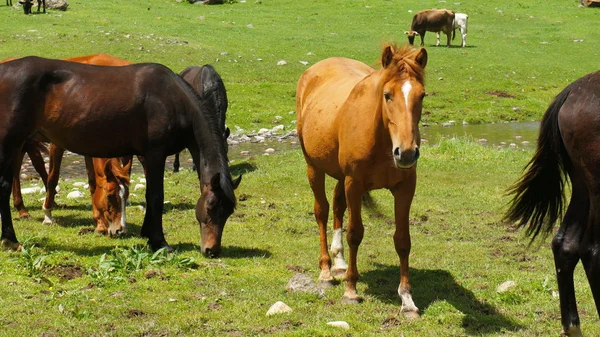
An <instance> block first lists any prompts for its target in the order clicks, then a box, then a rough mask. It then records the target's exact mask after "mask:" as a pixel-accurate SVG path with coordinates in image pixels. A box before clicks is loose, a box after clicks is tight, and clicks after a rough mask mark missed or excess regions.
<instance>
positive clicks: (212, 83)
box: [173, 64, 229, 172]
mask: <svg viewBox="0 0 600 337" xmlns="http://www.w3.org/2000/svg"><path fill="white" fill-rule="evenodd" d="M179 76H181V78H183V80H184V81H186V82H187V83H189V84H190V85H191V86H192V88H194V90H196V92H197V93H198V95H200V96H201V97H203V98H204V99H205V100H208V101H209V102H211V103H210V104H212V105H214V106H215V110H216V113H217V122H218V124H219V128H221V130H222V131H223V141H224V143H225V151H227V138H228V137H229V128H228V127H226V126H225V118H226V113H227V105H228V100H227V90H225V84H224V83H223V80H222V79H221V76H220V75H219V73H217V71H216V70H215V68H214V67H213V66H211V65H210V64H205V65H203V66H202V67H198V66H191V67H187V68H185V69H184V70H183V71H182V72H181V73H180V74H179ZM179 167H180V164H179V153H177V154H175V160H174V161H173V172H179ZM192 169H193V170H194V171H195V170H196V166H193V167H192Z"/></svg>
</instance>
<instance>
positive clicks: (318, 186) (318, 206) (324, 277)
mask: <svg viewBox="0 0 600 337" xmlns="http://www.w3.org/2000/svg"><path fill="white" fill-rule="evenodd" d="M307 175H308V183H309V185H310V188H311V189H312V191H313V195H314V197H315V208H314V210H315V219H316V220H317V224H318V225H319V238H320V243H321V257H320V258H319V267H320V268H321V274H320V275H319V285H321V286H322V287H325V288H327V287H331V286H332V285H333V283H334V278H333V276H332V275H331V257H330V256H329V252H328V251H327V218H328V217H329V202H328V201H327V196H326V195H325V173H323V172H321V171H317V170H315V168H314V167H313V166H311V165H310V164H308V165H307Z"/></svg>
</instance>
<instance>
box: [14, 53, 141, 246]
mask: <svg viewBox="0 0 600 337" xmlns="http://www.w3.org/2000/svg"><path fill="white" fill-rule="evenodd" d="M65 61H69V62H77V63H83V64H92V65H97V66H126V65H130V64H132V63H131V62H129V61H126V60H123V59H120V58H117V57H114V56H111V55H107V54H94V55H86V56H77V57H72V58H68V59H65ZM64 152H65V149H63V148H60V147H58V146H57V145H56V144H50V164H49V171H48V183H47V185H48V186H47V188H46V199H45V200H44V204H43V206H42V209H43V211H44V221H43V223H44V224H52V223H53V222H54V219H53V217H52V208H53V206H55V205H56V203H55V202H54V199H55V196H56V186H57V185H58V179H59V175H60V166H61V163H62V157H63V154H64ZM109 161H110V162H111V163H108V162H109ZM85 162H86V169H87V174H88V184H89V188H90V193H91V194H92V208H93V218H94V222H95V224H96V231H97V232H99V233H103V234H108V235H109V236H116V235H120V234H123V233H126V232H127V223H126V222H125V220H126V217H125V214H126V212H125V205H126V204H127V198H128V196H129V174H130V173H131V163H132V156H124V157H122V158H121V159H120V161H119V160H118V159H109V158H93V159H92V158H91V157H89V156H86V157H85ZM121 163H122V164H123V165H124V166H125V167H127V168H128V170H129V171H128V172H127V179H126V181H125V180H124V179H123V177H122V171H123V170H122V166H121ZM107 164H109V165H108V166H106V165H107ZM105 166H106V167H107V168H110V169H111V170H112V171H111V172H106V174H104V175H103V176H100V175H101V174H102V173H105V170H104V167H105ZM97 168H100V171H97V170H95V169H97ZM106 178H108V181H105V180H106ZM15 179H17V177H15ZM98 181H100V182H103V185H102V186H104V187H102V188H101V189H99V190H96V185H97V182H98ZM112 186H114V187H115V188H111V189H109V190H107V189H106V188H105V187H112ZM120 186H122V188H123V190H120V189H119V188H120ZM99 187H100V186H99ZM13 194H14V193H13ZM121 195H124V196H126V198H125V199H121V197H120V196H121ZM13 200H14V195H13Z"/></svg>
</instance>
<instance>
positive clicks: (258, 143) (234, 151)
mask: <svg viewBox="0 0 600 337" xmlns="http://www.w3.org/2000/svg"><path fill="white" fill-rule="evenodd" d="M538 131H539V122H526V123H501V124H476V125H461V124H457V125H445V126H441V125H434V126H423V127H421V138H422V139H423V143H427V144H429V145H435V143H437V142H438V141H439V140H440V139H451V138H455V137H467V138H470V139H473V140H474V141H477V142H479V143H481V144H483V145H485V146H494V147H500V148H502V147H504V148H521V149H530V148H531V149H533V148H535V145H536V141H537V136H538ZM242 138H244V139H245V140H246V141H240V139H242ZM262 138H265V139H264V140H263V139H262ZM231 139H232V140H234V143H237V142H239V143H237V144H232V145H230V146H229V154H228V156H229V159H230V161H232V162H236V161H239V160H243V159H245V158H248V157H249V156H256V155H264V154H277V153H283V152H287V151H292V150H299V149H300V146H299V145H298V142H297V138H296V137H293V136H291V137H290V136H288V137H258V138H257V137H253V136H249V137H244V136H241V137H240V136H236V135H232V136H231ZM248 139H249V140H250V141H248ZM257 139H258V140H257ZM174 158H175V157H174V156H169V157H168V158H167V161H166V166H165V167H166V170H168V171H172V170H173V160H174ZM45 161H46V163H48V158H47V157H46V158H45ZM180 162H181V169H190V168H191V167H192V159H191V156H190V153H189V152H188V151H187V150H184V151H183V152H181V154H180ZM47 167H48V165H47V164H46V168H47ZM133 173H136V174H143V169H142V165H141V164H140V163H139V162H138V161H137V159H134V163H133ZM37 178H38V174H37V173H36V172H35V170H34V169H33V166H32V165H31V161H30V160H29V157H28V156H25V159H24V161H23V166H22V169H21V179H22V180H24V181H26V180H28V179H37ZM61 178H62V179H82V180H83V181H85V180H87V176H86V173H85V163H84V159H83V157H82V156H80V155H77V154H74V153H71V152H68V151H67V152H65V155H64V158H63V161H62V166H61Z"/></svg>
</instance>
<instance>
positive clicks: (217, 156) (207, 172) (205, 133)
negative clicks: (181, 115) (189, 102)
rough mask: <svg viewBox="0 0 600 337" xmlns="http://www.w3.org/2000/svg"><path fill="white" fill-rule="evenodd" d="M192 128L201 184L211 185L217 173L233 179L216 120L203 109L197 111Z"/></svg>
mask: <svg viewBox="0 0 600 337" xmlns="http://www.w3.org/2000/svg"><path fill="white" fill-rule="evenodd" d="M200 105H202V104H200ZM192 127H193V129H194V136H195V144H194V145H195V147H196V151H197V158H195V160H196V162H197V168H198V179H199V180H200V183H201V184H203V185H204V184H210V180H211V178H212V177H213V176H214V175H215V174H216V173H221V174H222V175H223V174H224V175H225V176H226V177H229V178H230V179H231V175H230V173H229V166H228V160H227V154H226V151H225V146H224V145H225V144H224V141H223V135H222V132H221V131H220V130H219V127H218V126H217V120H216V118H209V117H207V116H206V113H203V112H202V109H197V111H194V117H193V118H192Z"/></svg>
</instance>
